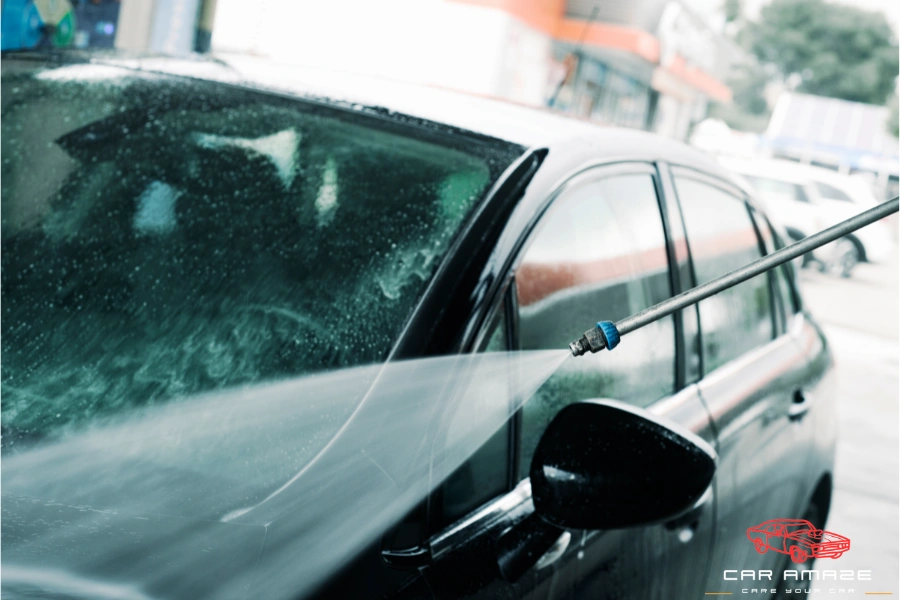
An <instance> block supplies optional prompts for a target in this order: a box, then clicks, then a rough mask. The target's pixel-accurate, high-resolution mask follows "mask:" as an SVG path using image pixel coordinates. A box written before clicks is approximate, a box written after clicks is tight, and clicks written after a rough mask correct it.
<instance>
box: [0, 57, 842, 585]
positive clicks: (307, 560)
mask: <svg viewBox="0 0 900 600" xmlns="http://www.w3.org/2000/svg"><path fill="white" fill-rule="evenodd" d="M2 69H3V70H2V103H3V104H2V194H3V203H2V227H3V229H2V294H3V297H2V310H3V319H2V335H3V346H2V362H3V371H2V433H3V437H2V451H3V472H2V492H3V502H2V511H3V514H2V518H3V533H2V551H3V552H2V585H3V595H4V598H16V597H65V598H265V599H273V598H291V597H308V596H310V595H320V596H321V597H327V598H376V597H398V598H427V599H431V598H522V599H536V598H592V599H599V598H639V599H646V598H670V597H674V598H695V597H696V598H699V597H701V596H703V595H704V593H705V592H717V591H723V592H724V591H729V590H730V588H728V586H729V585H735V584H733V583H729V582H728V581H726V580H725V579H724V575H723V574H724V571H725V570H727V569H740V570H755V571H758V570H771V571H773V572H775V573H776V575H777V574H778V573H780V570H781V569H783V568H786V567H787V565H788V564H789V563H788V562H787V560H788V559H786V557H785V556H783V555H781V554H778V553H774V552H770V553H764V554H760V553H758V552H757V551H756V549H755V548H754V546H753V544H752V543H749V542H748V540H747V538H746V531H747V528H748V527H753V526H756V525H757V524H759V523H761V522H764V521H768V520H772V519H805V520H806V521H809V522H810V523H812V524H813V525H814V526H815V527H816V528H818V529H821V528H822V527H823V526H824V523H825V519H826V517H827V515H828V509H829V503H830V499H831V493H832V473H833V462H834V449H835V437H836V418H835V404H834V403H835V398H834V394H833V391H832V390H833V381H832V379H833V369H832V368H831V367H832V359H831V355H830V352H829V349H828V346H827V342H826V340H825V338H824V336H823V334H822V332H821V330H820V328H819V327H818V326H817V325H816V324H815V322H814V321H813V319H812V318H811V317H810V315H809V314H808V313H806V312H804V310H803V307H802V304H801V298H800V296H799V294H798V291H797V287H796V283H795V281H794V276H793V273H792V271H791V268H790V265H785V266H783V267H780V268H778V269H776V270H773V271H771V272H769V273H767V274H765V275H761V276H759V277H756V278H754V279H752V280H749V281H747V282H745V283H743V284H741V285H739V286H737V287H735V288H732V289H730V290H728V291H726V292H723V293H721V294H719V295H717V296H714V297H712V298H709V299H707V300H704V301H702V302H701V303H700V304H699V305H698V306H695V307H692V308H690V309H685V310H683V311H681V312H680V313H677V314H675V315H673V316H671V317H668V318H664V319H662V320H659V321H657V322H655V323H653V324H651V325H649V326H647V327H645V328H643V329H640V330H638V331H635V332H632V333H630V334H629V335H628V336H627V337H625V338H624V339H623V340H622V343H621V345H620V346H619V347H618V348H616V349H615V350H613V351H611V352H608V351H603V352H602V353H598V354H591V355H587V356H583V357H579V358H574V357H573V358H569V359H567V360H566V359H565V355H566V353H567V352H568V350H567V346H568V344H569V342H571V341H572V340H573V339H575V338H577V337H578V336H580V335H581V333H582V332H583V331H584V330H585V329H587V328H588V327H590V326H591V325H592V324H593V323H595V322H597V321H599V320H610V321H616V320H619V319H622V318H623V317H626V316H628V315H631V314H634V313H636V312H638V311H640V310H642V309H644V308H646V307H648V306H651V305H653V304H655V303H657V302H660V301H662V300H664V299H666V298H668V297H670V296H672V295H674V294H677V293H679V292H681V291H683V290H686V289H688V288H691V287H693V286H695V285H697V284H700V283H703V282H704V281H707V280H709V279H711V278H714V277H716V276H718V275H721V274H723V273H725V272H727V271H729V270H731V269H733V268H736V267H738V266H741V265H743V264H745V263H746V262H749V261H751V260H753V259H755V258H758V257H759V256H761V255H763V254H766V253H769V252H772V251H773V250H774V249H776V248H777V247H778V246H779V245H780V244H781V241H780V240H781V236H780V235H779V234H778V231H777V230H774V229H773V228H772V227H771V225H770V224H769V222H768V220H767V218H766V216H765V214H763V212H762V211H761V210H760V209H759V208H758V207H757V205H756V204H755V203H754V201H753V199H752V197H751V195H750V192H749V191H748V190H747V189H744V188H742V187H741V186H740V184H739V183H737V182H736V180H735V179H733V178H732V177H731V175H730V174H729V173H728V172H726V171H724V170H723V169H722V168H721V167H720V166H718V165H717V164H716V163H715V162H714V161H712V160H710V159H708V158H706V157H705V156H703V155H701V154H699V153H698V152H696V151H693V150H691V149H690V148H688V147H686V146H684V145H682V144H680V143H676V142H673V141H670V140H666V139H663V138H660V137H656V136H653V135H649V134H646V133H643V132H637V131H628V130H621V129H613V128H601V127H597V126H593V125H589V124H586V123H582V122H578V121H573V120H568V119H565V118H562V117H559V116H556V115H552V114H549V113H545V112H541V111H537V110H532V109H528V108H523V107H517V106H512V105H509V104H505V103H502V102H499V101H494V100H491V99H484V98H473V97H469V96H465V95H460V94H455V93H452V92H449V91H445V90H436V89H426V88H420V87H415V86H410V85H404V84H397V83H389V82H385V81H382V80H378V79H369V78H359V77H350V76H340V75H335V74H332V73H322V72H316V71H310V70H299V69H295V68H290V67H276V66H272V65H269V64H266V63H262V62H256V61H249V60H248V61H246V62H235V61H229V62H226V61H215V60H200V59H196V60H194V59H183V60H176V59H166V58H153V57H131V56H123V55H117V54H110V55H105V56H104V55H79V54H67V53H60V54H27V53H25V54H10V55H4V57H3V65H2ZM776 584H777V577H776ZM774 587H778V586H777V585H773V588H774Z"/></svg>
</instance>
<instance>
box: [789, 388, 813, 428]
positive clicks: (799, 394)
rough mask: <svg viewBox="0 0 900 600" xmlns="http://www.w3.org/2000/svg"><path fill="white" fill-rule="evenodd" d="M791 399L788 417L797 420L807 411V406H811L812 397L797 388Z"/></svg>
mask: <svg viewBox="0 0 900 600" xmlns="http://www.w3.org/2000/svg"><path fill="white" fill-rule="evenodd" d="M793 400H794V401H793V402H792V403H791V406H790V408H788V419H790V420H791V421H799V420H800V419H802V418H803V417H804V416H806V413H807V412H809V407H810V406H812V399H811V398H810V397H809V394H808V393H806V392H804V391H803V390H797V391H796V392H794V398H793Z"/></svg>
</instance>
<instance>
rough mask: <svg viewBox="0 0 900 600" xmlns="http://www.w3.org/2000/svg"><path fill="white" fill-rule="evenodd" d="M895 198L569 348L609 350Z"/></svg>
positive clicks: (849, 227)
mask: <svg viewBox="0 0 900 600" xmlns="http://www.w3.org/2000/svg"><path fill="white" fill-rule="evenodd" d="M898 198H900V197H898ZM898 198H894V199H893V200H888V201H887V202H884V203H882V204H879V205H878V206H876V207H875V208H871V209H869V210H867V211H865V212H863V213H860V214H858V215H856V216H855V217H851V218H849V219H847V220H846V221H842V222H840V223H838V224H837V225H834V226H832V227H829V228H828V229H825V230H823V231H820V232H819V233H817V234H815V235H811V236H809V237H807V238H804V239H802V240H800V241H799V242H794V243H793V244H791V245H789V246H785V247H784V248H782V249H781V250H778V251H776V252H773V253H772V254H769V255H768V256H764V257H762V258H759V259H757V260H755V261H753V262H751V263H750V264H747V265H745V266H743V267H740V268H739V269H735V270H734V271H731V272H730V273H726V274H725V275H722V276H721V277H717V278H716V279H713V280H711V281H707V282H706V283H704V284H703V285H698V286H697V287H695V288H691V289H689V290H687V291H686V292H682V293H680V294H678V295H677V296H673V297H671V298H669V299H668V300H664V301H662V302H660V303H659V304H654V305H653V306H651V307H650V308H646V309H644V310H642V311H641V312H639V313H637V314H634V315H631V316H630V317H626V318H624V319H622V320H621V321H619V322H618V323H613V322H612V321H600V322H598V323H597V324H596V325H595V326H594V327H591V328H590V329H588V330H587V331H585V332H584V335H582V336H581V338H579V339H577V340H575V341H574V342H572V343H571V344H569V349H570V350H571V351H572V354H573V355H574V356H581V355H582V354H587V353H588V352H589V351H590V352H597V351H599V350H603V349H604V348H608V349H609V350H612V349H614V348H615V347H616V346H618V345H619V340H620V339H621V338H622V336H624V335H626V334H628V333H630V332H632V331H634V330H636V329H640V328H641V327H643V326H644V325H649V324H650V323H653V322H654V321H656V320H658V319H661V318H663V317H666V316H668V315H670V314H672V313H673V312H675V311H677V310H681V309H682V308H687V307H688V306H691V305H692V304H696V303H697V302H700V301H701V300H703V299H704V298H709V297H710V296H713V295H715V294H718V293H719V292H722V291H724V290H727V289H728V288H730V287H733V286H735V285H737V284H739V283H741V282H744V281H746V280H748V279H750V278H752V277H756V276H757V275H760V274H761V273H765V272H766V271H768V270H770V269H774V268H775V267H777V266H779V265H781V264H784V263H786V262H788V261H790V260H793V259H795V258H797V257H798V256H801V255H803V254H806V253H807V252H810V251H811V250H815V249H816V248H818V247H819V246H824V245H825V244H828V243H829V242H833V241H835V240H837V239H839V238H842V237H844V236H845V235H847V234H848V233H850V232H852V231H856V230H857V229H860V228H862V227H865V226H866V225H869V224H871V223H874V222H875V221H878V220H879V219H883V218H884V217H886V216H888V215H891V214H893V213H896V212H897V210H898Z"/></svg>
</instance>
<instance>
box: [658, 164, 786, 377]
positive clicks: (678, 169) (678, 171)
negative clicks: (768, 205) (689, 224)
mask: <svg viewBox="0 0 900 600" xmlns="http://www.w3.org/2000/svg"><path fill="white" fill-rule="evenodd" d="M669 173H670V176H671V178H672V184H673V186H675V178H676V177H678V178H685V179H692V180H694V181H696V182H698V183H702V184H705V185H709V186H712V187H714V188H718V189H719V190H721V191H723V192H725V193H726V194H728V195H730V196H734V198H735V199H737V200H739V201H741V202H743V203H744V207H745V209H746V210H747V214H748V216H749V217H750V222H751V223H752V224H753V231H754V232H755V233H756V241H757V244H758V246H759V250H760V252H761V253H762V256H765V255H766V250H765V245H764V242H763V240H762V237H761V236H760V231H759V229H758V225H757V222H756V219H755V218H754V211H755V212H756V214H759V215H760V216H761V217H762V218H764V219H766V224H768V225H769V229H770V231H772V232H773V233H774V232H775V231H774V229H773V228H772V227H771V224H770V223H769V221H768V219H767V218H766V217H765V213H764V212H763V211H762V209H761V208H760V207H759V206H757V204H756V202H755V201H754V200H753V199H752V198H751V197H750V196H749V195H748V194H747V193H746V192H745V191H744V190H743V189H741V188H740V187H739V186H737V185H734V184H733V183H731V182H728V181H725V180H723V179H721V178H720V177H718V176H716V175H713V174H711V173H708V172H705V171H700V170H698V169H695V168H692V167H687V166H684V165H670V168H669ZM675 189H676V190H677V186H676V188H675ZM676 198H677V191H676ZM678 207H679V209H680V210H682V209H681V202H680V201H679V202H678ZM751 209H752V210H751ZM685 236H686V239H687V245H688V254H689V255H690V257H691V258H690V261H691V270H692V271H693V270H694V269H693V264H694V258H693V252H692V251H691V247H690V245H691V241H690V238H689V237H687V232H685ZM773 243H774V242H773ZM696 283H697V280H696V275H695V276H694V284H695V285H696ZM767 283H768V288H769V320H770V322H771V324H772V332H773V334H772V338H771V339H770V340H769V342H768V343H771V342H773V341H774V340H775V339H777V338H778V337H779V335H778V333H777V331H778V321H777V316H776V308H775V304H774V303H773V302H774V300H773V284H774V278H773V273H772V272H771V271H769V272H768V273H767ZM791 292H792V294H794V290H793V285H792V286H791ZM795 298H796V295H795ZM795 302H796V300H795ZM698 323H699V318H698ZM698 330H699V335H700V344H701V348H702V347H703V346H702V345H703V326H702V324H698ZM700 354H701V356H700V361H701V363H700V379H701V380H702V379H704V378H705V377H706V376H707V375H708V374H709V373H707V371H706V365H705V364H704V363H705V361H704V360H703V353H702V352H701V353H700ZM729 362H730V361H729Z"/></svg>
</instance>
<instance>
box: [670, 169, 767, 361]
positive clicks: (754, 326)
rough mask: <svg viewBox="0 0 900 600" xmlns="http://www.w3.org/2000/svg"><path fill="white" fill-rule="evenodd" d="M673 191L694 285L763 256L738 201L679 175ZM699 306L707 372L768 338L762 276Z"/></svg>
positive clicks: (754, 231) (747, 218) (710, 186)
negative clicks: (681, 221)
mask: <svg viewBox="0 0 900 600" xmlns="http://www.w3.org/2000/svg"><path fill="white" fill-rule="evenodd" d="M675 187H676V190H677V192H678V199H679V202H680V203H681V208H682V212H683V216H684V224H685V229H686V230H687V236H688V243H689V244H690V248H691V255H692V259H693V261H694V271H695V273H696V276H697V284H698V285H699V284H703V283H706V282H707V281H710V280H711V279H715V278H716V277H719V276H720V275H724V274H725V273H728V272H729V271H732V270H734V269H737V268H738V267H742V266H744V265H745V264H747V263H749V262H751V261H754V260H756V259H758V258H760V257H761V256H762V250H761V247H760V240H759V238H758V236H757V233H756V229H755V227H754V226H753V221H752V220H751V217H750V212H749V210H748V206H747V204H746V203H745V202H744V201H743V200H742V199H740V198H738V197H736V196H734V195H732V194H730V193H728V192H726V191H725V190H723V189H722V188H719V187H716V186H714V185H712V184H710V183H706V182H702V181H698V180H696V179H692V178H689V177H684V176H676V177H675ZM699 307H700V330H701V332H702V337H703V365H704V371H705V372H706V373H709V372H710V371H712V370H714V369H716V368H718V367H720V366H722V365H724V364H725V363H727V362H729V361H731V360H734V359H735V358H738V357H739V356H741V355H742V354H744V353H745V352H747V351H749V350H752V349H754V348H756V347H759V346H761V345H763V344H765V343H766V342H768V341H769V340H771V339H772V336H773V332H774V322H773V319H772V304H771V297H770V292H769V282H768V275H767V274H765V273H764V274H762V275H758V276H756V277H754V278H753V279H750V280H748V281H745V282H744V283H741V284H739V285H736V286H735V287H732V288H730V289H728V290H725V291H724V292H721V293H719V294H716V295H715V296H713V297H711V298H707V299H706V300H703V301H702V302H700V304H699Z"/></svg>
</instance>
